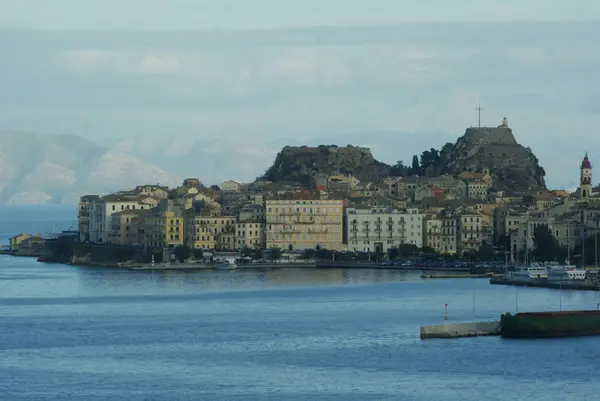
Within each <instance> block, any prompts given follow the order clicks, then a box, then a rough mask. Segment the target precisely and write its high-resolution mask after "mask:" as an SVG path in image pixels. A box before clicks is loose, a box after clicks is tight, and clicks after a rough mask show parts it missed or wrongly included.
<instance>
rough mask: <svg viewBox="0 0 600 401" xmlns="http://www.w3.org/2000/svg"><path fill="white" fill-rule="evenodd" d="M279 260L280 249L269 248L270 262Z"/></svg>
mask: <svg viewBox="0 0 600 401" xmlns="http://www.w3.org/2000/svg"><path fill="white" fill-rule="evenodd" d="M279 259H281V249H280V248H277V247H276V246H274V247H272V248H271V260H274V261H276V260H279Z"/></svg>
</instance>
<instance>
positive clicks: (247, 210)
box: [238, 204, 265, 222]
mask: <svg viewBox="0 0 600 401" xmlns="http://www.w3.org/2000/svg"><path fill="white" fill-rule="evenodd" d="M246 220H257V221H261V222H264V220H265V207H264V206H263V205H257V204H250V205H246V206H243V207H242V208H240V212H239V216H238V221H246Z"/></svg>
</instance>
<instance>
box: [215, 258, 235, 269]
mask: <svg viewBox="0 0 600 401" xmlns="http://www.w3.org/2000/svg"><path fill="white" fill-rule="evenodd" d="M215 269H217V270H236V269H237V263H236V261H235V259H219V260H217V261H215Z"/></svg>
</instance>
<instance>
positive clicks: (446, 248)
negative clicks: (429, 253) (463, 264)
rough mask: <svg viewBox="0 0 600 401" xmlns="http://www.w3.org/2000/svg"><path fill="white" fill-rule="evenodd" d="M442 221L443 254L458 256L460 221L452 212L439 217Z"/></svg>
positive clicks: (441, 247)
mask: <svg viewBox="0 0 600 401" xmlns="http://www.w3.org/2000/svg"><path fill="white" fill-rule="evenodd" d="M438 218H439V219H440V220H441V221H442V235H441V242H442V243H441V246H440V249H441V250H442V253H445V254H448V255H456V254H457V253H458V219H457V218H456V216H455V215H454V214H453V213H452V212H445V213H444V214H442V215H440V216H438Z"/></svg>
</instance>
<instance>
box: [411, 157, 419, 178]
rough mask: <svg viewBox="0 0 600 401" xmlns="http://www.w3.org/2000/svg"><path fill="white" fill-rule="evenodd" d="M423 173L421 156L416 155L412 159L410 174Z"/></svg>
mask: <svg viewBox="0 0 600 401" xmlns="http://www.w3.org/2000/svg"><path fill="white" fill-rule="evenodd" d="M420 173H421V166H420V165H419V156H417V155H414V156H413V159H412V165H411V167H410V175H419V174H420Z"/></svg>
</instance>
